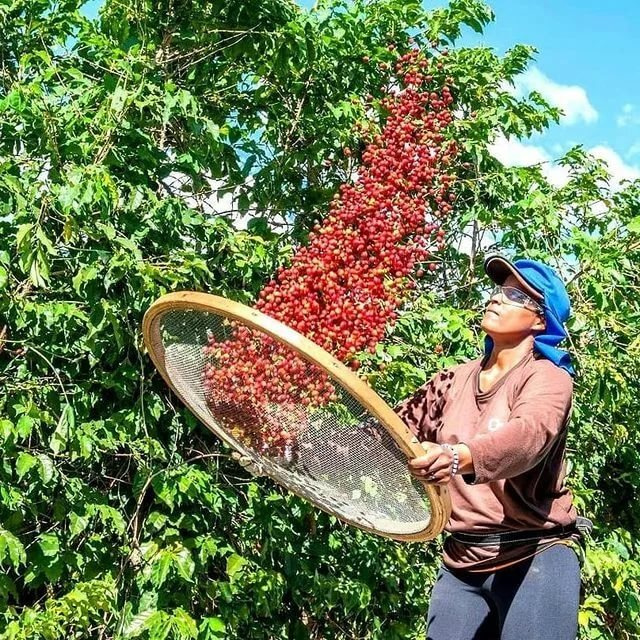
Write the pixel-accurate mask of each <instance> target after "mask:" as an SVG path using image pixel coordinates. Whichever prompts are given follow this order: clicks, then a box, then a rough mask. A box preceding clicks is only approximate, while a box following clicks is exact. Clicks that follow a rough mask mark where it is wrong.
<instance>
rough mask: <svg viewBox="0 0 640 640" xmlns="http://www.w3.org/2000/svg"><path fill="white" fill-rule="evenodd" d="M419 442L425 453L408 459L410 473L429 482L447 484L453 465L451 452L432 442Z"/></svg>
mask: <svg viewBox="0 0 640 640" xmlns="http://www.w3.org/2000/svg"><path fill="white" fill-rule="evenodd" d="M420 444H421V445H422V448H423V449H424V450H425V454H424V455H422V456H418V457H417V458H413V460H409V472H410V473H411V475H413V476H414V477H415V478H418V480H422V481H423V482H428V483H430V484H449V482H451V470H452V467H453V452H452V451H451V450H450V449H446V448H445V447H441V446H440V445H439V444H435V443H433V442H422V443H420Z"/></svg>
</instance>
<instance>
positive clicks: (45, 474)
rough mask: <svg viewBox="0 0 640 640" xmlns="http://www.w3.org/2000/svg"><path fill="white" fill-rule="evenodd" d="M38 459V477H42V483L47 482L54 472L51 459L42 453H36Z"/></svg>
mask: <svg viewBox="0 0 640 640" xmlns="http://www.w3.org/2000/svg"><path fill="white" fill-rule="evenodd" d="M38 460H39V462H40V477H41V478H42V482H43V484H49V483H50V482H51V480H53V476H54V474H55V466H54V464H53V460H51V458H50V457H49V456H48V455H46V454H44V453H39V454H38Z"/></svg>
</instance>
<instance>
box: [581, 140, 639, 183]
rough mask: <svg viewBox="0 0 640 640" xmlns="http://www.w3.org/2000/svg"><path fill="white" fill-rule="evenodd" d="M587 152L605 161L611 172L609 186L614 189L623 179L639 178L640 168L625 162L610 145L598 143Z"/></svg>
mask: <svg viewBox="0 0 640 640" xmlns="http://www.w3.org/2000/svg"><path fill="white" fill-rule="evenodd" d="M589 153H590V154H591V155H593V156H595V157H596V158H600V159H601V160H604V161H605V162H606V163H607V165H608V166H609V173H610V174H611V186H612V187H613V188H614V189H617V188H618V187H619V186H620V183H621V182H622V181H623V180H637V179H638V178H640V169H639V168H638V167H634V166H632V165H629V164H627V163H626V162H625V161H624V160H623V159H622V158H621V157H620V156H619V155H618V154H617V153H616V152H615V151H614V150H613V149H612V148H611V147H605V146H604V145H598V146H597V147H593V148H591V149H589Z"/></svg>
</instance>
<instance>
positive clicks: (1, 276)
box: [0, 265, 9, 291]
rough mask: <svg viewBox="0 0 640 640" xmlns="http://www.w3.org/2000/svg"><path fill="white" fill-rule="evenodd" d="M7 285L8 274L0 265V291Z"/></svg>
mask: <svg viewBox="0 0 640 640" xmlns="http://www.w3.org/2000/svg"><path fill="white" fill-rule="evenodd" d="M8 283H9V272H8V271H7V270H6V269H5V268H4V267H3V266H2V265H0V291H1V290H2V289H6V288H7V284H8Z"/></svg>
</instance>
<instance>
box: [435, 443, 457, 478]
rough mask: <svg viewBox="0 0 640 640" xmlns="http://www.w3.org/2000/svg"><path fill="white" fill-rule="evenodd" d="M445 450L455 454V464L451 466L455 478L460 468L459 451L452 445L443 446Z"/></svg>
mask: <svg viewBox="0 0 640 640" xmlns="http://www.w3.org/2000/svg"><path fill="white" fill-rule="evenodd" d="M440 446H441V447H442V448H443V449H449V451H451V453H452V454H453V463H452V464H451V475H452V476H455V475H456V474H457V473H458V467H459V466H460V458H459V457H458V450H457V449H456V448H455V447H454V446H452V445H450V444H441V445H440Z"/></svg>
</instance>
